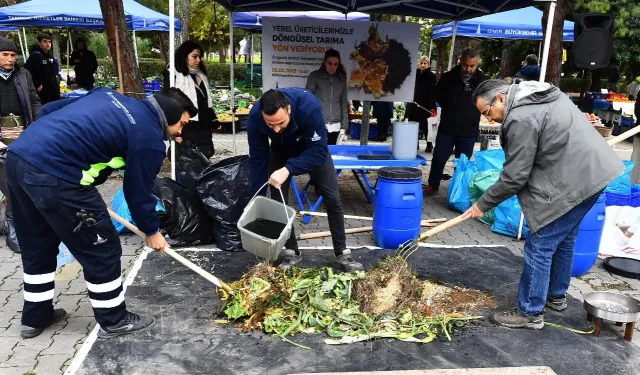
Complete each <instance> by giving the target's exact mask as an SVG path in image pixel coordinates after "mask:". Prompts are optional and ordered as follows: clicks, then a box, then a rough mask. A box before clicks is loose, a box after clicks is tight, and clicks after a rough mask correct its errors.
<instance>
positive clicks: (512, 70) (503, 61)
mask: <svg viewBox="0 0 640 375" xmlns="http://www.w3.org/2000/svg"><path fill="white" fill-rule="evenodd" d="M512 45H513V42H510V41H506V40H503V41H502V55H501V56H500V72H499V73H498V74H499V75H500V77H502V78H506V77H513V75H514V74H516V72H517V71H518V69H517V64H515V61H514V60H515V56H514V55H513V49H512V48H510V47H511V46H512Z"/></svg>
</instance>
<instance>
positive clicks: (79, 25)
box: [0, 0, 180, 64]
mask: <svg viewBox="0 0 640 375" xmlns="http://www.w3.org/2000/svg"><path fill="white" fill-rule="evenodd" d="M53 5H55V6H53ZM123 5H124V17H125V22H126V24H127V28H128V29H129V30H131V31H133V43H134V46H135V48H134V51H135V55H136V62H137V61H138V48H137V46H136V37H135V32H136V31H169V17H168V16H166V15H164V14H162V13H158V12H156V11H155V10H152V9H149V8H147V7H145V6H142V5H140V4H138V3H137V2H135V1H133V0H123ZM173 22H174V25H173V26H174V29H175V30H178V31H180V21H179V20H175V19H174V21H173ZM0 25H2V26H18V27H23V28H24V27H41V28H69V29H89V30H103V29H104V21H103V19H102V10H101V9H100V2H99V1H98V0H65V1H60V2H56V3H55V4H52V2H51V1H50V0H31V1H27V2H24V3H20V4H15V5H11V6H6V7H2V8H0ZM23 34H24V44H25V45H26V44H27V40H26V33H24V30H23ZM68 44H69V45H68V46H67V64H68V55H69V49H70V44H71V43H70V42H69V43H68Z"/></svg>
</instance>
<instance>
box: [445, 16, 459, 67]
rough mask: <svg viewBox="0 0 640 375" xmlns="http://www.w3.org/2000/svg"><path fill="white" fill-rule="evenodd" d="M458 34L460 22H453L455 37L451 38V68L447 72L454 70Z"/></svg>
mask: <svg viewBox="0 0 640 375" xmlns="http://www.w3.org/2000/svg"><path fill="white" fill-rule="evenodd" d="M457 33H458V20H455V21H454V22H453V36H452V37H451V50H450V51H449V67H448V68H447V71H449V70H451V68H453V51H454V50H455V47H456V34H457Z"/></svg>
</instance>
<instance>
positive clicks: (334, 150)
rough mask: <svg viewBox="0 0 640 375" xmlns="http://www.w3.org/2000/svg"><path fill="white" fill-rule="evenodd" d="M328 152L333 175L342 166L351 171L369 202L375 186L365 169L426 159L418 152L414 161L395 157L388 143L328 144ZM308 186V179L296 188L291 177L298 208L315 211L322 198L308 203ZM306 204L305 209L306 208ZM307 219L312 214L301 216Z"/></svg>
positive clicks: (412, 164)
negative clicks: (359, 144) (303, 184)
mask: <svg viewBox="0 0 640 375" xmlns="http://www.w3.org/2000/svg"><path fill="white" fill-rule="evenodd" d="M329 154H331V158H332V159H333V165H334V167H335V169H336V176H339V175H340V173H341V172H342V171H343V170H345V169H346V170H351V172H352V173H353V175H354V176H355V178H356V181H358V184H359V185H360V188H361V189H362V192H363V193H364V195H365V197H366V198H367V200H368V201H369V203H373V198H372V195H373V190H374V187H373V186H372V185H371V182H370V181H369V178H368V177H367V174H366V173H365V171H375V170H378V169H380V168H383V167H412V168H417V167H419V166H421V165H422V166H426V165H427V160H426V159H425V158H424V157H423V156H420V155H417V156H416V158H415V159H414V160H394V159H393V156H392V155H391V151H389V146H329ZM309 186H311V181H309V182H307V184H306V185H305V186H304V188H302V190H298V187H297V186H296V183H295V181H294V179H291V188H292V189H293V196H294V197H295V199H296V203H297V204H298V208H299V210H300V211H312V212H315V211H317V210H318V207H320V204H321V203H322V197H318V199H317V200H316V202H315V203H313V202H311V199H310V198H309V195H308V194H307V190H308V189H309ZM305 204H306V205H307V206H308V209H305ZM309 220H311V216H304V217H303V219H302V222H303V223H304V224H307V223H308V222H309Z"/></svg>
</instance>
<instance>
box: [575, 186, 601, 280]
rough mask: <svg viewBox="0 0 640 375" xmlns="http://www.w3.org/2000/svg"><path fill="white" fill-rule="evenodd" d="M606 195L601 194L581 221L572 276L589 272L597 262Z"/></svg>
mask: <svg viewBox="0 0 640 375" xmlns="http://www.w3.org/2000/svg"><path fill="white" fill-rule="evenodd" d="M605 208H606V205H605V197H604V194H601V195H600V197H599V198H598V200H597V201H596V203H595V204H594V205H593V207H592V208H591V209H590V210H589V212H587V215H586V216H585V217H584V219H582V222H581V223H580V231H579V232H578V237H577V238H576V246H575V253H574V255H573V269H572V271H571V276H573V277H578V276H582V275H584V274H585V273H587V272H588V271H589V270H590V269H591V267H593V265H594V264H595V263H596V259H597V258H598V249H599V248H600V239H601V238H602V228H603V227H604V214H605Z"/></svg>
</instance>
